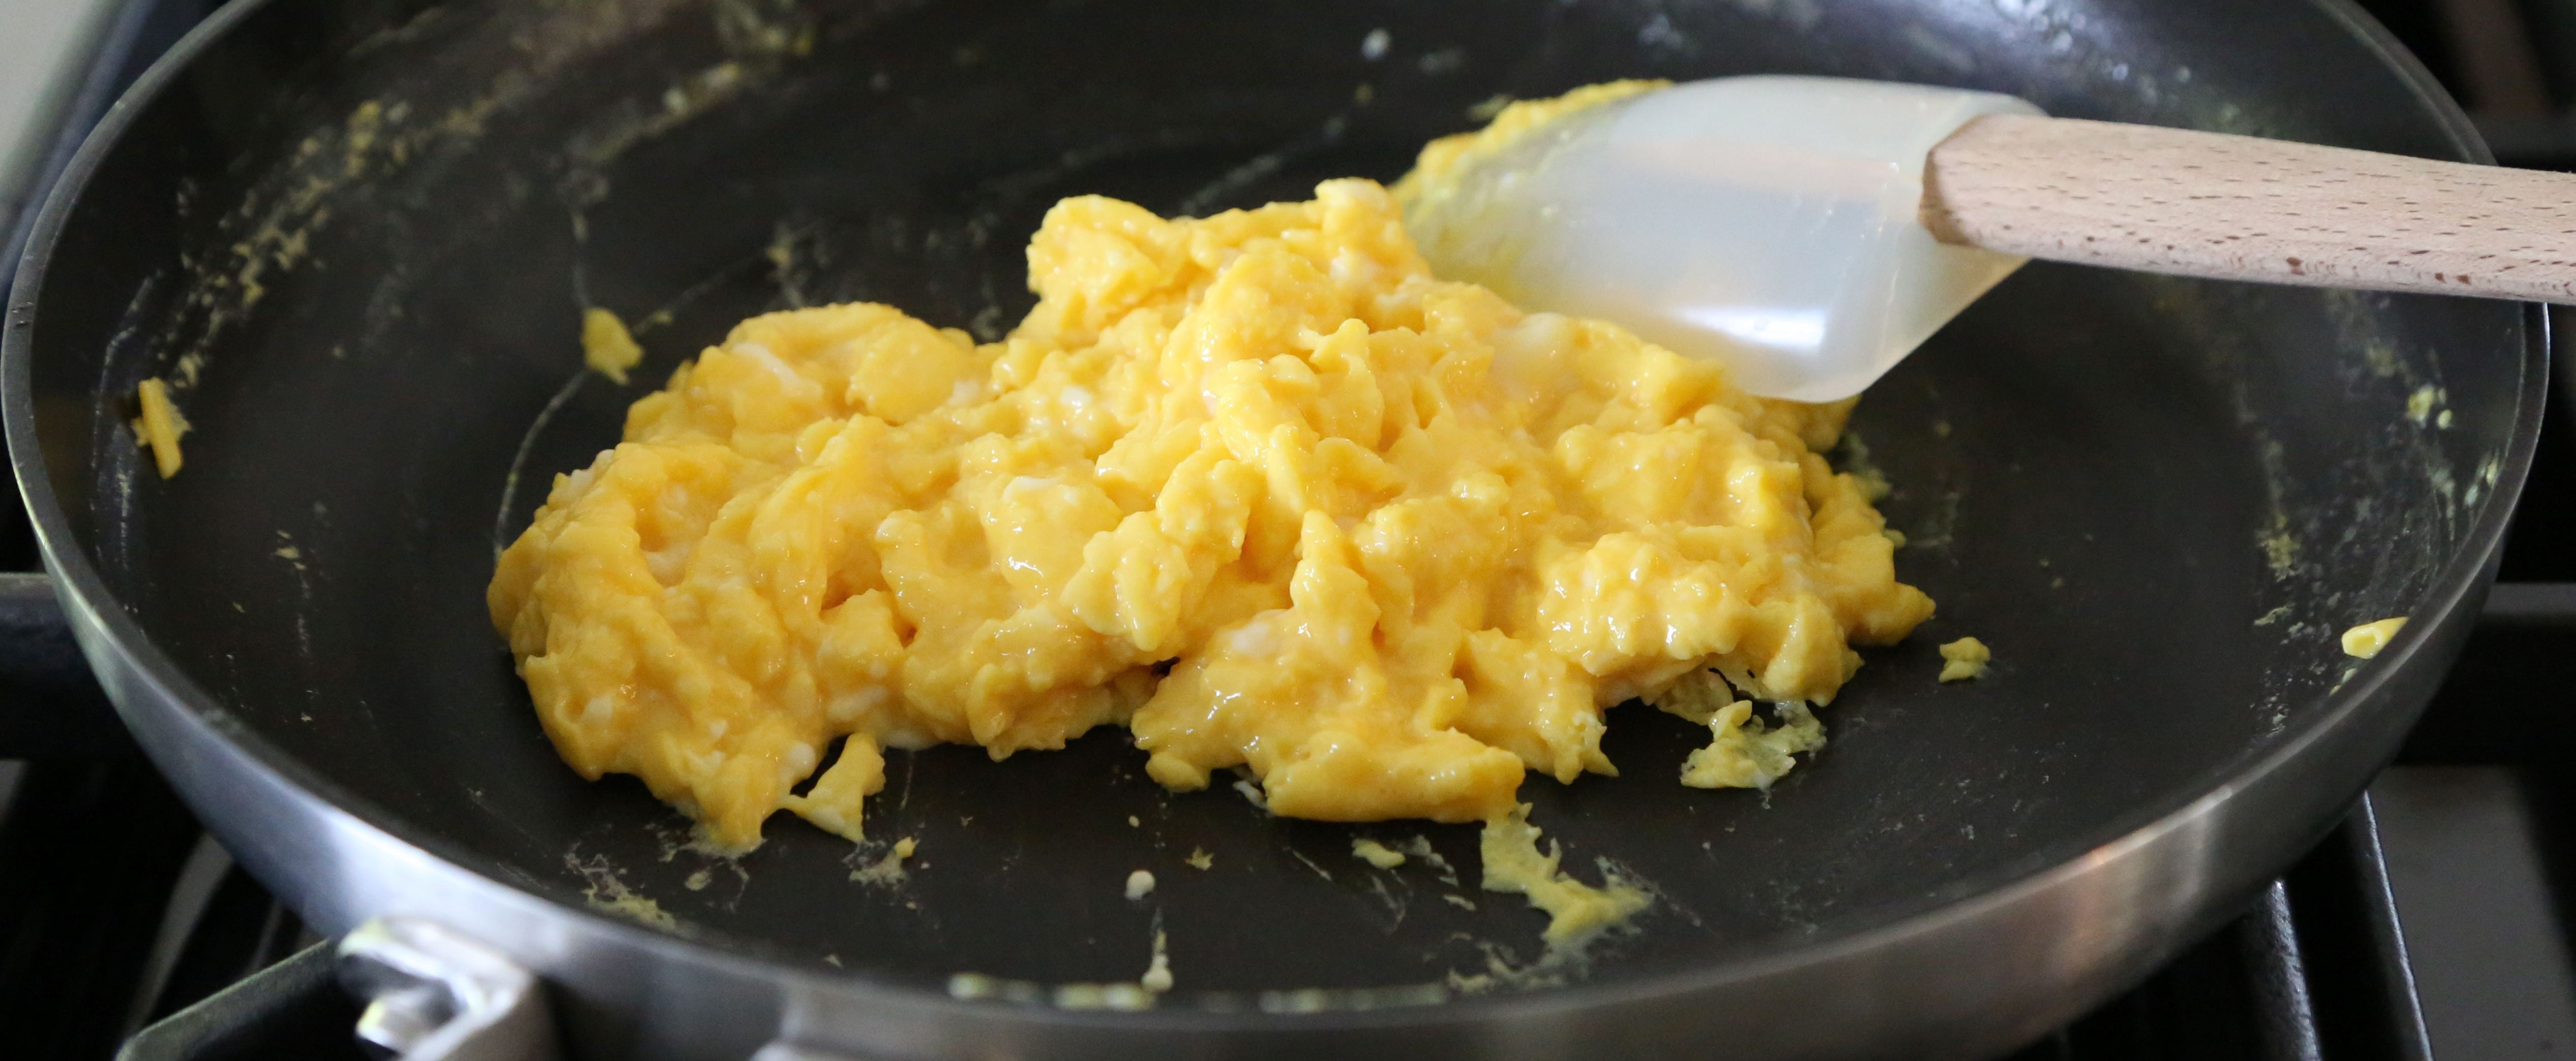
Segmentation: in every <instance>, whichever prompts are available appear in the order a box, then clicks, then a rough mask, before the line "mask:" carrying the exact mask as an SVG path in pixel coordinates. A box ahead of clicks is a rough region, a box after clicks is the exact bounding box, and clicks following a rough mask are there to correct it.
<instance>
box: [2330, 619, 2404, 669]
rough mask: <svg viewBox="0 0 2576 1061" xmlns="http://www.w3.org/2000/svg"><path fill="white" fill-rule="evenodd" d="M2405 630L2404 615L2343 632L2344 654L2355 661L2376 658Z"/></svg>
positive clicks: (2364, 624)
mask: <svg viewBox="0 0 2576 1061" xmlns="http://www.w3.org/2000/svg"><path fill="white" fill-rule="evenodd" d="M2405 628H2406V617H2405V616H2403V615H2400V616H2398V617H2396V618H2394V619H2381V620H2379V621H2378V622H2375V623H2363V624H2361V625H2360V626H2356V627H2353V628H2352V629H2350V630H2346V631H2344V632H2343V654H2344V655H2347V656H2351V657H2353V658H2355V659H2371V658H2373V657H2376V656H2378V655H2379V650H2381V649H2383V648H2387V647H2388V643H2389V642H2390V641H2393V640H2396V639H2397V632H2398V631H2399V630H2403V629H2405Z"/></svg>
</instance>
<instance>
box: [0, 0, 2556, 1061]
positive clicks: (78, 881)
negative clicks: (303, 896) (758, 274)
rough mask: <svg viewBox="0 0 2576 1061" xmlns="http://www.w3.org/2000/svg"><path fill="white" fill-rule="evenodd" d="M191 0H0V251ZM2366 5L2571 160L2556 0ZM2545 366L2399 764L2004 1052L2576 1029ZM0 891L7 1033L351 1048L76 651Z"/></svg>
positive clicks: (309, 954)
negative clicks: (2330, 824)
mask: <svg viewBox="0 0 2576 1061" xmlns="http://www.w3.org/2000/svg"><path fill="white" fill-rule="evenodd" d="M215 6H217V4H216V2H215V0H124V2H117V0H0V24H5V25H7V26H8V27H9V28H8V30H7V32H6V33H5V34H0V234H5V238H6V245H5V247H0V254H4V255H5V256H0V262H8V263H14V262H15V261H16V260H17V255H18V248H19V245H20V243H21V241H22V240H23V238H24V235H25V229H26V225H27V223H28V221H29V220H30V218H29V215H30V214H31V213H32V206H31V205H30V204H32V203H34V202H37V201H39V199H40V196H41V192H42V189H43V188H44V187H46V186H47V185H48V184H49V183H50V182H51V180H52V178H53V176H54V175H55V174H57V173H59V171H60V170H61V168H62V166H63V164H64V163H65V162H66V161H67V160H68V158H69V155H70V152H71V149H72V148H73V147H74V146H76V145H77V144H78V142H79V138H80V136H81V134H82V133H83V132H85V131H86V130H87V129H88V128H89V127H90V126H91V125H92V124H93V123H94V122H95V121H96V120H97V118H98V116H99V115H100V114H101V113H102V112H103V111H104V110H105V109H106V107H107V105H108V104H109V103H110V102H111V101H112V100H113V99H114V98H115V96H116V94H117V93H118V92H119V91H121V90H122V89H123V87H124V86H125V85H126V84H128V83H130V82H131V81H132V80H133V78H134V77H135V76H136V75H137V74H139V73H140V72H141V70H142V69H143V67H144V66H146V65H148V64H149V62H150V61H151V59H152V58H153V57H154V56H157V55H158V54H160V53H161V52H162V51H163V50H165V49H167V48H168V47H169V46H170V45H171V44H172V43H174V42H175V41H176V40H177V39H178V37H179V35H180V34H182V33H184V32H185V31H186V30H187V28H188V27H189V26H191V25H194V24H195V23H196V22H197V21H198V20H199V19H201V18H203V17H204V16H205V15H206V14H207V13H208V12H209V11H211V10H212V9H213V8H214V7H215ZM2363 6H2365V7H2367V8H2369V9H2370V10H2371V12H2372V13H2373V14H2375V15H2377V16H2378V17H2379V18H2380V20H2381V21H2382V22H2383V23H2384V24H2385V25H2387V26H2388V27H2389V29H2390V30H2391V31H2392V32H2393V33H2395V34H2396V35H2397V36H2398V37H2399V38H2400V39H2401V40H2403V41H2404V42H2405V43H2406V44H2407V45H2408V46H2409V47H2410V48H2411V49H2412V50H2414V51H2415V53H2416V54H2417V55H2418V56H2420V57H2422V58H2423V59H2424V61H2425V63H2426V65H2427V66H2428V67H2430V68H2431V69H2432V70H2433V71H2434V73H2435V74H2436V75H2437V76H2439V77H2441V78H2442V79H2443V80H2444V82H2445V83H2447V84H2449V85H2450V86H2451V88H2452V91H2453V92H2454V93H2455V94H2457V95H2458V96H2459V97H2460V98H2461V99H2463V100H2464V101H2466V102H2467V103H2468V104H2469V105H2470V107H2471V109H2472V110H2473V112H2474V114H2475V117H2476V118H2477V121H2478V126H2479V128H2480V130H2481V131H2482V132H2483V133H2485V134H2486V136H2487V137H2488V139H2489V141H2490V142H2491V143H2492V144H2494V146H2495V148H2496V151H2497V154H2498V155H2499V156H2500V157H2501V159H2502V160H2503V161H2504V162H2505V163H2507V164H2509V165H2521V166H2534V167H2543V168H2555V169H2576V108H2571V107H2570V104H2576V0H2364V3H2363ZM0 283H5V276H0ZM2556 321H2557V323H2558V326H2559V327H2561V328H2571V327H2576V313H2562V314H2560V315H2559V316H2558V317H2557V318H2556ZM2561 334H2567V333H2565V332H2562V333H2561ZM2569 394H2576V386H2571V385H2570V381H2569V380H2568V379H2567V378H2566V373H2564V372H2562V373H2561V376H2560V379H2559V380H2558V398H2557V400H2554V401H2553V404H2552V407H2551V409H2550V412H2549V426H2548V429H2547V433H2546V434H2544V436H2543V437H2542V441H2541V450H2540V455H2539V459H2538V461H2537V463H2536V464H2535V465H2534V468H2533V471H2532V479H2531V485H2530V488H2529V489H2528V490H2527V491H2526V492H2525V494H2524V499H2523V503H2522V510H2521V512H2520V513H2519V515H2518V517H2517V519H2516V521H2515V524H2514V527H2513V532H2512V535H2511V537H2510V539H2509V540H2508V544H2507V547H2506V550H2505V554H2504V558H2503V566H2502V581H2501V582H2500V583H2499V584H2498V586H2497V587H2496V591H2495V593H2494V596H2493V598H2492V599H2491V600H2490V601H2489V603H2488V605H2487V608H2486V611H2485V614H2484V618H2483V619H2482V621H2481V623H2480V624H2479V627H2478V630H2477V633H2476V635H2475V636H2474V637H2473V639H2472V640H2471V641H2470V643H2469V646H2468V649H2467V651H2466V654H2465V655H2464V656H2463V658H2462V660H2461V662H2460V664H2459V666H2458V668H2457V669H2456V670H2455V671H2454V672H2453V674H2452V676H2451V677H2450V679H2449V681H2448V683H2447V684H2446V685H2445V686H2444V687H2443V689H2442V692H2441V694H2440V696H2439V697H2438V698H2437V699H2436V700H2435V702H2434V703H2433V705H2432V707H2431V708H2430V710H2429V711H2428V713H2427V714H2426V716H2425V718H2424V721H2423V723H2422V724H2421V725H2419V726H2418V727H2417V729H2416V730H2415V732H2414V733H2413V735H2412V736H2411V737H2410V738H2409V739H2408V741H2407V744H2406V746H2405V749H2404V751H2403V752H2402V753H2401V755H2400V757H2399V761H2398V764H2397V765H2396V766H2394V767H2392V768H2390V769H2389V770H2388V771H2387V772H2386V773H2384V774H2382V775H2381V776H2380V778H2379V779H2378V780H2377V781H2376V782H2375V783H2374V784H2373V785H2372V787H2371V789H2370V794H2369V796H2368V797H2367V799H2366V800H2365V801H2364V802H2363V803H2362V804H2360V805H2359V806H2357V807H2356V808H2355V809H2354V811H2353V813H2352V814H2351V816H2350V817H2349V818H2348V819H2347V820H2346V821H2345V822H2344V823H2343V825H2342V826H2341V827H2340V828H2339V829H2338V830H2337V831H2336V832H2335V833H2334V834H2333V835H2332V836H2330V837H2329V838H2328V839H2327V840H2326V841H2325V842H2324V843H2322V844H2320V845H2319V846H2318V847H2317V849H2316V850H2314V851H2312V852H2310V853H2309V854H2308V855H2307V856H2306V857H2305V858H2304V859H2303V860H2301V861H2300V862H2299V863H2298V864H2297V865H2296V866H2295V867H2294V868H2292V869H2291V870H2290V871H2289V873H2287V874H2286V875H2284V876H2283V877H2282V878H2281V879H2280V880H2278V881H2276V882H2274V883H2273V884H2272V885H2271V886H2270V887H2269V888H2268V889H2267V890H2266V891H2265V892H2264V893H2263V894H2262V896H2261V898H2260V899H2259V900H2258V901H2257V902H2256V903H2255V904H2254V907H2253V908H2252V909H2250V910H2248V911H2246V912H2245V913H2244V914H2243V915H2242V916H2240V917H2239V918H2238V919H2237V920H2235V921H2234V922H2232V923H2231V924H2229V925H2228V926H2227V927H2225V928H2224V929H2222V930H2220V931H2219V932H2217V933H2216V934H2215V935H2213V936H2211V937H2210V938H2208V939H2206V940H2204V941H2202V942H2201V943H2200V944H2199V945H2197V946H2195V947H2193V948H2192V949H2191V950H2189V951H2187V952H2185V953H2184V954H2183V955H2182V956H2181V957H2180V958H2177V959H2175V960H2174V961H2173V962H2172V963H2171V964H2169V965H2167V966H2166V967H2165V968H2164V969H2162V970H2161V971H2159V972H2158V973H2156V974H2155V975H2154V976H2153V977H2151V978H2150V979H2148V980H2147V981H2146V982H2145V983H2143V984H2141V985H2139V986H2138V987H2137V988H2135V989H2133V990H2131V991H2130V992H2129V993H2127V994H2125V995H2122V996H2120V997H2119V998H2116V999H2114V1000H2113V1001H2111V1002H2110V1003H2108V1004H2106V1005H2104V1006H2102V1007H2101V1008H2100V1009H2098V1010H2096V1011H2094V1012H2093V1013H2092V1014H2090V1015H2088V1016H2086V1017H2084V1018H2083V1019H2081V1020H2078V1021H2076V1022H2075V1023H2073V1024H2071V1025H2069V1026H2067V1027H2065V1028H2063V1029H2061V1030H2059V1031H2057V1032H2056V1033H2054V1034H2052V1035H2050V1036H2049V1037H2048V1038H2047V1039H2045V1040H2043V1041H2042V1042H2040V1043H2039V1044H2037V1045H2034V1046H2032V1047H2030V1048H2028V1049H2027V1050H2025V1051H2023V1052H2021V1053H2019V1054H2016V1055H2013V1057H2012V1058H2011V1059H2010V1061H2043V1059H2050V1061H2094V1059H2105V1061H2150V1059H2168V1058H2171V1059H2195V1061H2225V1059H2236V1058H2245V1059H2258V1058H2259V1059H2265V1061H2309V1059H2331V1061H2379V1059H2390V1061H2398V1059H2405V1061H2423V1059H2430V1058H2436V1057H2438V1058H2441V1059H2442V1061H2460V1059H2483V1058H2528V1057H2542V1056H2551V1055H2556V1054H2560V1053H2571V1052H2576V963H2571V961H2570V937H2569V935H2568V931H2567V928H2568V926H2569V925H2571V924H2576V916H2571V915H2576V769H2570V767H2571V766H2576V727H2569V726H2567V725H2565V724H2564V723H2563V721H2562V720H2561V719H2560V718H2559V717H2557V709H2558V708H2559V707H2560V704H2561V700H2560V699H2559V697H2560V696H2561V695H2563V694H2561V692H2560V691H2561V690H2565V689H2568V688H2571V687H2576V550H2570V549H2568V548H2567V547H2566V544H2565V543H2568V542H2571V541H2576V422H2571V420H2570V417H2571V416H2576V404H2571V403H2570V402H2569V401H2568V400H2566V396H2567V395H2569ZM35 567H36V558H35V549H34V542H33V538H32V536H31V534H30V532H29V531H28V529H27V527H26V524H25V521H24V517H23V514H22V513H20V512H19V511H18V510H17V508H16V507H15V506H8V507H7V508H6V510H5V513H0V660H7V659H15V658H19V657H20V656H21V655H22V654H29V653H33V654H43V655H44V657H45V658H46V659H49V660H54V661H57V662H59V661H61V660H63V659H65V658H67V657H66V656H65V653H69V652H71V651H72V649H71V647H70V646H69V645H68V644H65V643H59V642H49V641H46V640H45V639H42V638H29V637H25V636H13V635H24V634H25V632H26V631H28V630H31V629H40V628H41V627H42V626H43V624H42V623H41V622H39V621H38V620H39V619H41V617H42V613H43V611H44V609H47V608H50V607H51V606H52V605H51V602H50V598H49V597H48V596H47V595H46V594H45V592H44V588H43V583H42V582H41V581H40V580H38V579H36V578H34V577H31V576H29V575H25V574H16V575H13V574H8V573H7V572H31V571H33V570H34V569H35ZM41 669H42V668H29V667H6V666H0V671H15V672H28V671H32V670H41ZM58 669H59V668H58ZM0 911H6V914H5V915H0V1054H5V1055H7V1056H11V1057H28V1058H56V1057H60V1058H103V1057H109V1056H122V1057H131V1058H136V1059H156V1061H157V1059H170V1061H177V1059H217V1058H234V1057H297V1058H313V1059H328V1058H336V1057H363V1056H367V1055H366V1054H365V1053H363V1052H362V1050H361V1047H360V1044H359V1043H358V1042H357V1040H356V1039H355V1038H354V1037H353V1035H352V1034H351V1028H352V1026H353V1024H354V1023H355V1021H356V1019H357V1015H358V1012H357V1007H356V1005H355V1004H354V1003H353V1002H351V1001H350V1000H349V999H348V998H347V996H345V995H344V994H342V993H341V992H340V991H339V990H338V988H337V987H336V985H335V984H334V982H333V979H332V972H331V962H330V960H329V953H328V948H326V947H324V946H323V945H322V944H323V942H324V941H323V940H322V939H321V937H319V936H318V935H316V934H315V933H313V932H311V931H309V930H307V929H306V928H305V927H304V926H302V925H301V924H300V923H298V922H297V920H296V918H295V916H294V915H293V914H292V913H290V912H288V911H287V910H286V909H285V908H284V907H283V906H282V905H281V904H279V903H278V902H277V900H276V899H274V898H272V897H271V896H270V895H269V894H268V893H267V891H266V890H264V889H263V888H262V887H261V886H260V885H259V883H258V882H257V881H255V880H253V879H252V878H251V877H250V876H249V875H248V874H247V873H245V872H243V871H242V870H241V869H240V868H238V867H237V866H235V865H234V863H233V861H232V859H231V857H230V856H229V855H227V854H226V853H225V851H224V850H223V848H222V847H221V846H220V845H218V844H216V843H215V842H214V841H213V840H212V839H211V838H210V837H208V836H207V835H206V834H205V833H204V831H203V830H202V829H201V828H199V826H198V824H197V822H196V820H195V819H194V818H193V817H192V816H191V815H190V814H189V812H188V810H187V808H186V807H184V806H183V805H181V804H180V802H179V801H178V799H177V797H176V796H175V795H173V794H172V792H171V791H170V789H169V788H168V787H167V786H166V785H164V784H163V783H162V781H161V780H160V778H159V777H158V776H157V775H156V774H155V773H154V772H153V770H152V768H151V767H150V765H149V764H147V763H146V762H145V761H144V760H143V758H142V756H141V754H140V752H139V750H138V749H136V748H135V747H134V745H133V744H132V742H131V741H130V740H128V739H127V738H126V737H125V736H124V733H123V731H122V730H121V729H120V728H118V727H117V726H116V725H115V723H114V721H113V718H112V716H111V715H110V714H109V712H108V709H107V707H106V704H105V700H104V698H103V697H102V696H101V695H100V693H99V692H98V690H97V689H96V688H95V687H94V686H92V685H90V684H88V683H86V682H81V681H67V682H54V683H42V682H17V683H14V684H13V683H9V682H0ZM254 973H265V974H266V975H261V976H258V977H256V978H253V977H252V974H254Z"/></svg>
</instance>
